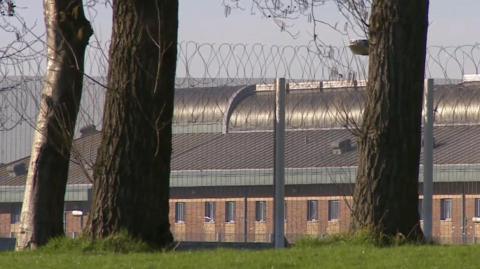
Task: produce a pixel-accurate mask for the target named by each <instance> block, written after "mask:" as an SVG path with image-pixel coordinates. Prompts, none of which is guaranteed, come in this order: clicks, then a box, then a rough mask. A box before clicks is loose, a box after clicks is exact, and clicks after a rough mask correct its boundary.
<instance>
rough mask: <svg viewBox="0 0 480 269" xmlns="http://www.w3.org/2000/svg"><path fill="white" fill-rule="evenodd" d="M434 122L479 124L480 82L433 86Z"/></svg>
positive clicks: (443, 123) (438, 123)
mask: <svg viewBox="0 0 480 269" xmlns="http://www.w3.org/2000/svg"><path fill="white" fill-rule="evenodd" d="M434 96H435V100H434V109H435V124H437V125H440V124H442V125H450V124H480V83H478V82H469V83H463V84H457V85H441V86H437V87H435V95H434Z"/></svg>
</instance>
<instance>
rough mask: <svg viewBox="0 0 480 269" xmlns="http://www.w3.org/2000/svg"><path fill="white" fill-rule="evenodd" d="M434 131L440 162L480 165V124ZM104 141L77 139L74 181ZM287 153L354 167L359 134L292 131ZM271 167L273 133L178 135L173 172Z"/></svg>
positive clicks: (304, 162)
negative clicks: (337, 147) (343, 144)
mask: <svg viewBox="0 0 480 269" xmlns="http://www.w3.org/2000/svg"><path fill="white" fill-rule="evenodd" d="M434 131H435V140H436V144H437V146H436V147H435V150H434V159H435V164H436V165H459V164H480V147H479V146H478V145H480V136H479V135H478V134H479V133H480V126H437V127H435V130H434ZM343 139H351V141H352V142H353V148H352V150H350V151H348V152H345V153H343V154H334V153H333V150H332V147H331V144H332V143H333V142H336V141H339V140H343ZM99 141H100V134H99V133H97V134H94V135H90V136H87V137H84V138H81V139H78V140H76V141H75V149H76V150H75V153H76V154H79V155H81V156H82V157H81V158H73V160H72V162H71V165H70V171H69V184H89V183H90V182H89V180H88V177H86V176H85V175H86V173H87V174H88V172H89V170H88V169H89V166H88V165H87V166H82V164H81V163H80V162H78V160H82V161H83V162H84V163H85V162H86V163H87V164H89V163H93V161H94V158H95V155H96V148H97V147H98V145H99ZM285 152H286V167H287V168H288V169H297V168H309V169H310V168H319V167H320V168H322V167H323V168H329V167H330V168H331V167H352V166H355V165H356V164H357V161H356V160H357V152H356V150H355V138H354V137H353V135H352V134H351V133H350V131H348V130H346V129H332V130H304V131H289V132H287V133H286V151H285ZM75 159H76V160H75ZM19 162H28V158H25V159H22V160H18V161H16V162H14V163H10V164H6V165H3V166H1V167H0V185H10V186H11V185H22V184H24V182H25V176H17V177H12V176H10V175H9V174H8V172H7V167H8V166H10V165H13V164H16V163H19ZM82 167H86V169H84V168H82ZM272 167H273V133H272V132H244V133H227V134H208V133H207V134H176V135H174V140H173V155H172V171H173V172H174V173H178V172H181V171H187V170H188V171H207V170H224V171H226V170H232V171H233V170H236V171H239V170H262V169H271V168H272ZM191 179H194V177H192V178H191ZM191 179H190V180H191Z"/></svg>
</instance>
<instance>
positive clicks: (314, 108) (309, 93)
mask: <svg viewBox="0 0 480 269" xmlns="http://www.w3.org/2000/svg"><path fill="white" fill-rule="evenodd" d="M274 102H275V99H274V93H273V92H272V91H261V92H253V93H252V94H251V95H250V96H248V97H247V98H245V99H244V101H243V102H241V103H240V104H239V105H238V106H237V107H236V108H235V109H234V111H233V113H232V115H231V117H230V120H229V122H228V124H229V130H230V131H247V130H271V129H272V122H273V107H274ZM364 102H365V88H363V87H357V88H348V87H343V88H332V89H328V88H327V89H308V90H291V91H289V92H288V94H287V96H286V108H285V114H286V128H287V129H319V128H341V127H344V126H345V123H346V122H347V121H346V119H347V118H348V120H350V121H352V120H353V121H354V122H356V123H360V120H361V117H362V113H363V105H364ZM434 106H435V109H436V112H435V117H436V120H435V124H436V125H444V124H448V125H451V124H479V123H480V83H479V82H473V83H472V82H469V83H460V84H447V85H437V86H435V94H434Z"/></svg>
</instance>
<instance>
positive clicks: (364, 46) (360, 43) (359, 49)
mask: <svg viewBox="0 0 480 269" xmlns="http://www.w3.org/2000/svg"><path fill="white" fill-rule="evenodd" d="M348 47H349V48H350V50H351V51H352V53H353V54H356V55H364V56H367V55H368V39H358V40H350V45H348Z"/></svg>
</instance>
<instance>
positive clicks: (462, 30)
mask: <svg viewBox="0 0 480 269" xmlns="http://www.w3.org/2000/svg"><path fill="white" fill-rule="evenodd" d="M42 2H43V1H31V0H17V1H16V3H17V5H18V6H19V7H25V8H22V9H20V10H19V12H20V14H21V15H22V16H23V17H24V18H26V20H27V21H28V23H29V24H31V23H33V22H34V21H36V23H37V31H38V32H41V31H42V29H43V18H42ZM243 2H244V3H245V7H246V10H244V11H240V10H234V11H232V13H231V15H230V16H229V17H228V18H225V16H224V9H223V7H222V5H221V0H201V1H199V0H180V14H179V16H180V27H179V39H180V40H194V41H199V42H213V43H222V42H229V43H235V42H242V43H255V42H260V43H267V44H283V45H286V44H290V45H293V44H295V45H300V44H305V43H306V42H308V40H309V38H310V36H311V30H310V29H311V26H310V25H309V24H307V23H306V19H305V18H301V19H299V20H298V21H295V22H294V23H295V26H294V28H293V29H294V31H299V32H300V36H299V38H297V39H292V37H290V36H289V35H288V34H286V33H284V32H280V30H279V29H278V27H276V26H275V25H274V24H273V23H272V22H271V21H269V20H267V19H264V18H261V17H260V16H259V15H258V14H257V15H251V12H250V8H249V5H248V4H247V3H248V0H243ZM430 2H431V3H430V23H431V24H430V29H429V44H430V45H459V44H473V43H476V42H480V16H479V12H480V1H479V0H456V1H450V0H431V1H430ZM97 9H100V11H99V15H98V16H97V17H96V19H95V29H96V31H97V34H99V35H100V36H101V37H102V39H107V38H108V37H109V35H110V29H109V26H110V23H111V16H110V12H109V11H108V9H105V8H103V9H102V8H100V7H97ZM257 13H258V12H257ZM319 15H320V16H321V17H322V18H326V20H327V21H331V22H332V23H334V22H336V21H339V20H341V17H339V16H338V15H337V13H336V12H335V11H334V10H333V9H331V8H327V9H325V10H324V11H321V13H319ZM7 19H8V18H7ZM324 30H325V29H324ZM319 36H320V38H322V40H325V42H326V43H329V44H333V45H341V44H343V43H344V42H345V38H342V37H340V36H339V35H338V34H336V33H333V32H331V31H321V32H320V33H319ZM0 37H1V39H2V41H0V43H3V42H7V41H8V40H9V39H11V38H12V35H11V34H10V35H6V34H5V33H1V34H0Z"/></svg>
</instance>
